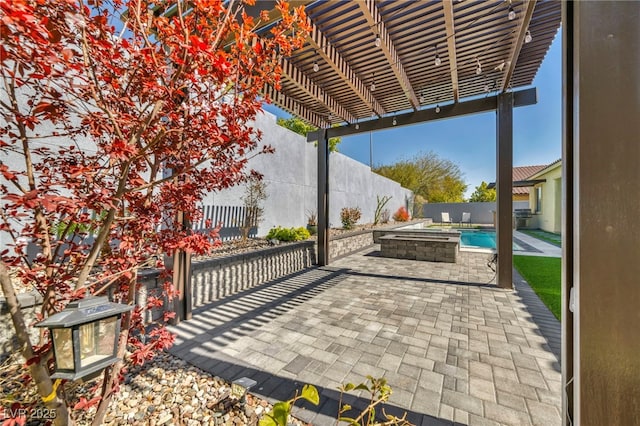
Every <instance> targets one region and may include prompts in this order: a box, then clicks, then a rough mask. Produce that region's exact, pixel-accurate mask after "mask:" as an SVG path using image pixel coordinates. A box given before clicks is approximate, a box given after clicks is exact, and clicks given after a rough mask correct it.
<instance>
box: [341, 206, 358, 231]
mask: <svg viewBox="0 0 640 426" xmlns="http://www.w3.org/2000/svg"><path fill="white" fill-rule="evenodd" d="M360 216H362V212H361V211H360V207H344V208H343V209H342V210H340V220H341V221H342V227H343V228H344V229H351V228H353V225H355V224H356V223H357V222H358V221H359V220H360Z"/></svg>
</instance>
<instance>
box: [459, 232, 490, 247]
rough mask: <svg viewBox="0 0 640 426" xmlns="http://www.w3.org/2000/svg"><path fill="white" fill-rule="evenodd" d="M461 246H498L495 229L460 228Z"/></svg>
mask: <svg viewBox="0 0 640 426" xmlns="http://www.w3.org/2000/svg"><path fill="white" fill-rule="evenodd" d="M460 246H461V247H473V248H492V249H494V248H496V233H495V231H471V230H462V229H461V230H460Z"/></svg>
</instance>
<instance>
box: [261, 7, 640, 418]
mask: <svg viewBox="0 0 640 426" xmlns="http://www.w3.org/2000/svg"><path fill="white" fill-rule="evenodd" d="M270 3H271V5H272V4H273V2H268V1H262V2H258V4H257V5H256V10H259V9H269V8H270ZM291 3H292V4H293V5H297V4H304V5H306V10H307V12H308V15H309V23H310V24H311V27H312V28H313V31H312V33H311V36H310V37H309V39H308V42H307V44H306V46H305V47H304V48H302V49H300V50H299V51H297V52H295V53H294V54H293V55H292V56H291V57H290V58H287V59H285V60H284V62H283V69H284V76H283V84H282V90H281V91H280V92H279V93H277V92H275V91H273V90H271V91H269V93H268V95H270V97H271V98H272V99H273V101H274V102H275V104H276V105H278V106H279V107H280V108H283V109H285V110H287V111H289V112H290V113H292V114H295V115H297V116H299V117H301V118H303V119H305V120H306V121H308V122H310V123H312V124H314V125H316V126H318V127H319V128H320V130H319V131H318V132H316V133H315V134H313V135H309V136H308V140H318V142H319V150H318V213H319V214H318V217H319V238H318V245H319V261H320V263H321V264H327V263H328V260H329V256H328V234H327V217H328V203H329V199H328V193H329V192H328V165H329V162H328V156H329V151H328V139H329V138H330V137H333V136H341V135H348V134H354V133H358V132H366V131H371V130H381V129H385V128H391V127H393V126H401V125H408V124H414V123H420V122H426V121H430V120H436V119H442V118H449V117H455V116H461V115H464V114H473V113H478V112H482V111H490V110H495V111H496V129H497V131H496V134H497V138H496V139H497V142H496V156H497V161H496V164H497V179H496V184H497V192H498V212H497V216H498V217H497V219H498V221H497V222H498V223H497V233H498V238H497V248H498V254H499V260H498V262H499V263H498V285H499V286H501V287H505V288H511V286H512V276H511V274H512V272H511V271H512V262H511V256H512V248H511V239H512V229H511V215H512V211H511V210H512V202H511V191H512V181H511V180H512V176H511V169H512V109H513V107H515V106H520V105H528V104H531V103H535V101H536V97H535V89H527V90H522V88H523V87H524V86H528V85H530V84H531V83H532V81H533V78H534V77H535V74H536V72H537V70H538V68H539V66H540V63H541V62H542V60H543V58H544V55H545V52H546V51H547V49H548V48H549V45H550V43H551V41H552V39H553V37H554V36H555V34H556V32H557V30H558V27H559V25H560V22H562V35H563V40H562V41H563V46H562V55H563V70H562V80H563V87H562V97H563V106H562V119H563V152H562V160H563V163H562V167H563V172H562V200H563V203H562V206H563V213H562V240H563V241H562V251H563V254H562V261H563V266H562V344H563V349H562V362H561V368H562V383H561V384H559V386H561V387H562V395H563V413H562V417H563V424H565V425H566V424H593V425H601V424H637V422H638V418H640V404H639V403H638V398H639V395H640V356H638V353H640V333H638V331H637V324H638V320H639V319H640V317H639V316H638V315H639V314H638V313H639V312H640V310H639V309H638V306H640V286H638V276H640V262H638V259H640V244H639V243H638V241H639V240H640V227H639V226H638V224H639V223H640V221H639V220H638V216H639V213H640V210H639V207H638V206H639V204H638V199H640V190H639V188H640V186H638V182H639V181H640V171H639V170H640V169H639V168H638V162H639V159H640V139H639V137H640V136H639V135H640V120H638V117H640V95H639V94H640V25H638V22H640V3H638V2H633V1H611V2H602V1H582V2H572V1H556V0H550V1H536V0H528V1H522V0H504V1H499V0H494V1H490V0H488V1H473V0H463V1H455V0H442V1H441V0H431V1H426V0H425V1H413V0H406V1H403V0H352V1H327V0H317V1H313V2H311V1H305V0H292V1H291ZM333 125H336V126H337V127H335V128H334V127H332V126H333Z"/></svg>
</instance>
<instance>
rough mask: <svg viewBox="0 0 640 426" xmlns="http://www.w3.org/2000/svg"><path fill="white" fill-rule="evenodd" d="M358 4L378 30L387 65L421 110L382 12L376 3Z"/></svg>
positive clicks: (365, 0) (415, 107)
mask: <svg viewBox="0 0 640 426" xmlns="http://www.w3.org/2000/svg"><path fill="white" fill-rule="evenodd" d="M445 1H446V0H445ZM357 4H358V6H359V7H360V10H361V11H362V13H363V15H364V18H365V19H366V21H367V24H368V25H369V26H370V27H372V28H374V27H375V28H378V29H377V31H374V33H376V35H377V36H379V37H380V40H381V43H380V50H381V51H382V53H383V54H384V56H385V58H386V60H387V63H388V64H389V66H390V67H391V71H392V72H393V75H394V76H395V77H396V80H397V81H398V83H399V84H400V87H402V91H403V92H404V94H405V96H406V97H407V99H408V100H409V102H410V103H411V106H412V107H413V110H414V111H417V110H418V109H419V108H420V102H419V101H418V97H417V96H416V92H415V91H414V90H413V86H412V85H411V83H410V82H409V77H408V76H407V73H406V71H405V70H404V66H403V65H402V61H401V60H400V56H399V55H398V52H397V51H396V48H395V46H394V44H393V41H392V40H391V37H390V36H389V31H388V30H387V27H386V26H385V24H384V21H383V20H382V15H381V14H380V10H378V7H377V6H376V4H375V1H374V0H359V1H358V2H357Z"/></svg>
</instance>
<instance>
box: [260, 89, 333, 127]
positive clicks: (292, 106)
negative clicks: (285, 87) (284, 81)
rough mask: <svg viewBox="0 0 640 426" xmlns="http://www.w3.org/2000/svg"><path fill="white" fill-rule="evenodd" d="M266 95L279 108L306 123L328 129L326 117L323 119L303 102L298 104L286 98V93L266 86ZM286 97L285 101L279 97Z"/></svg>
mask: <svg viewBox="0 0 640 426" xmlns="http://www.w3.org/2000/svg"><path fill="white" fill-rule="evenodd" d="M264 94H266V95H268V96H269V98H270V99H271V101H272V102H273V103H274V104H276V105H277V106H278V107H280V108H282V109H284V110H285V111H287V112H289V113H291V114H293V115H296V116H298V117H300V118H302V119H303V120H305V121H306V122H308V123H310V124H313V125H314V126H316V127H320V128H322V127H328V126H329V122H328V120H327V119H326V117H322V116H321V115H319V114H317V113H315V112H314V111H311V110H309V109H308V108H306V107H305V106H304V104H303V103H302V102H298V101H296V100H294V99H293V98H291V97H289V96H286V95H285V94H284V93H281V92H278V91H277V90H276V89H274V88H273V87H271V86H265V88H264ZM280 94H281V95H282V96H284V99H279V95H280Z"/></svg>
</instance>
